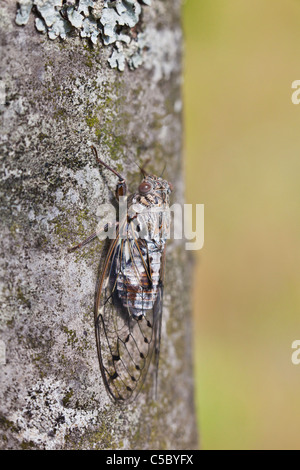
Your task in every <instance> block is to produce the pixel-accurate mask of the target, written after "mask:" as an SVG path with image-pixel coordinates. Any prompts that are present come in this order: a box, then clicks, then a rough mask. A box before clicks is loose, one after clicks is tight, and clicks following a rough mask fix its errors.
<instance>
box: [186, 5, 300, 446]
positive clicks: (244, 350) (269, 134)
mask: <svg viewBox="0 0 300 470" xmlns="http://www.w3.org/2000/svg"><path fill="white" fill-rule="evenodd" d="M183 10H184V31H185V58H184V61H185V64H184V66H185V82H184V101H185V110H184V113H185V158H186V180H187V202H189V203H203V204H205V245H204V248H203V249H202V250H201V251H199V252H197V253H196V255H197V267H196V272H195V284H194V305H195V308H194V315H195V337H194V342H195V373H196V383H197V386H196V399H197V409H198V422H199V428H200V433H201V447H202V448H203V449H300V432H299V429H300V365H299V366H295V365H293V364H292V362H291V354H292V349H291V344H292V342H293V340H295V339H299V338H300V249H299V239H300V223H299V207H300V105H298V106H295V105H293V104H292V101H291V95H292V92H293V90H292V89H291V84H292V82H293V81H294V80H297V79H300V2H299V1H298V0H251V1H250V0H249V1H241V0H186V1H185V2H184V7H183Z"/></svg>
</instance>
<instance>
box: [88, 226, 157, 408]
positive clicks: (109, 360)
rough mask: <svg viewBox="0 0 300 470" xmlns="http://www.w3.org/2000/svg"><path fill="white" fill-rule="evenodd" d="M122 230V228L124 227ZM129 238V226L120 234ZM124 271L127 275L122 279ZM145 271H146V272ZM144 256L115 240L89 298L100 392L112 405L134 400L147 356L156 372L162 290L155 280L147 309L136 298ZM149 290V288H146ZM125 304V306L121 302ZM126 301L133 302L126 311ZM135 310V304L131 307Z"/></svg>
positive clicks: (134, 244) (132, 244)
mask: <svg viewBox="0 0 300 470" xmlns="http://www.w3.org/2000/svg"><path fill="white" fill-rule="evenodd" d="M126 225H127V224H126ZM126 230H127V233H130V226H128V227H127V228H126ZM128 266H129V267H130V273H131V275H130V276H129V277H128V276H126V272H125V271H126V269H127V270H128ZM150 267H151V266H150ZM147 271H148V270H147V256H146V254H143V253H142V251H141V248H140V246H139V244H138V241H136V240H134V239H133V237H132V236H128V237H126V238H121V237H120V236H119V231H118V233H117V238H116V239H115V240H113V241H112V242H111V244H110V246H109V249H108V252H107V256H106V258H105V262H104V266H103V269H102V272H101V276H100V277H99V282H98V285H97V290H96V298H95V328H96V340H97V349H98V356H99V363H100V369H101V374H102V378H103V381H104V384H105V387H106V389H107V391H108V393H109V395H110V396H111V398H112V399H113V400H114V401H118V402H130V401H133V400H134V399H135V398H136V396H137V395H138V393H139V391H140V389H141V387H142V385H143V383H144V381H145V378H146V375H147V372H148V369H149V365H150V363H151V359H152V357H153V352H154V354H155V367H156V368H157V367H158V356H159V348H160V329H161V316H162V294H163V285H162V282H161V280H159V282H158V285H157V287H156V292H155V300H154V301H153V305H152V307H151V308H149V295H150V294H149V290H150V291H151V289H150V288H148V291H147V292H148V294H145V295H141V289H142V293H143V292H144V290H143V289H144V287H141V285H142V284H143V282H144V283H145V278H147V277H148V275H149V273H148V274H147ZM149 286H150V282H149ZM125 296H126V299H128V301H126V299H125ZM132 296H133V297H134V296H136V297H135V298H137V299H138V300H136V301H135V302H137V304H138V310H139V314H137V313H136V310H137V309H132V308H131V305H132V304H131V301H132ZM134 305H135V304H134Z"/></svg>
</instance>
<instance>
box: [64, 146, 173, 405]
mask: <svg viewBox="0 0 300 470" xmlns="http://www.w3.org/2000/svg"><path fill="white" fill-rule="evenodd" d="M92 149H93V151H94V153H95V156H96V159H97V161H98V163H99V164H100V165H102V166H104V167H105V168H106V169H107V170H109V171H110V172H112V173H113V174H114V175H115V176H116V177H117V178H118V181H117V185H116V198H117V199H120V198H121V196H122V197H126V200H127V211H126V215H125V216H123V217H120V216H119V220H117V221H116V227H115V228H116V230H115V237H114V238H113V239H112V240H110V241H109V246H108V249H107V253H106V256H105V257H104V262H103V263H102V264H101V269H100V271H99V272H100V274H99V276H98V279H97V285H96V293H95V305H94V321H95V332H96V343H97V351H98V358H99V364H100V370H101V374H102V379H103V382H104V385H105V387H106V390H107V392H108V394H109V396H110V397H111V398H112V399H113V401H115V402H122V403H123V402H131V401H133V400H134V399H135V398H136V397H137V395H138V393H139V392H140V390H141V388H142V386H143V384H144V382H145V379H146V376H147V372H148V369H149V366H150V364H151V363H152V364H153V366H154V388H156V383H157V371H158V362H159V352H160V341H161V321H162V306H163V290H164V271H165V253H166V241H167V238H168V235H169V228H170V210H169V196H170V193H171V191H172V185H171V183H169V182H168V181H166V180H164V179H163V178H162V177H158V176H154V175H149V174H147V173H146V171H145V170H144V169H141V172H142V181H141V183H140V185H139V187H138V189H137V191H135V192H134V193H133V194H131V195H130V196H128V197H127V185H126V181H125V179H124V178H123V177H122V176H121V175H120V174H119V173H118V172H117V171H116V170H114V169H113V168H111V167H110V166H108V165H107V164H106V163H104V162H103V161H102V160H100V158H99V157H98V154H97V150H96V148H95V147H92ZM107 228H108V224H106V226H105V227H103V230H107ZM97 233H98V232H95V233H93V234H92V235H90V236H89V237H88V238H87V239H86V240H84V241H83V242H81V243H79V244H78V245H76V246H74V247H72V248H70V249H69V251H74V250H76V249H77V248H81V247H83V246H84V245H86V244H87V243H89V242H90V241H91V240H93V239H94V238H96V236H97Z"/></svg>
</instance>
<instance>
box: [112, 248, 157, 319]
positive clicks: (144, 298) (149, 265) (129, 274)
mask: <svg viewBox="0 0 300 470" xmlns="http://www.w3.org/2000/svg"><path fill="white" fill-rule="evenodd" d="M161 256H162V249H161V248H158V247H157V245H156V243H153V242H149V241H148V242H144V243H140V240H138V241H134V240H130V239H127V240H125V241H124V242H123V249H122V256H121V257H120V266H117V267H116V269H118V270H119V274H118V278H117V286H116V289H117V293H118V297H119V299H120V300H121V302H122V305H123V306H124V307H126V308H128V309H129V310H130V312H131V314H132V315H133V316H135V317H136V316H140V315H145V313H146V312H145V311H146V310H149V309H152V308H153V306H154V303H155V300H156V298H157V293H158V285H159V279H160V269H161Z"/></svg>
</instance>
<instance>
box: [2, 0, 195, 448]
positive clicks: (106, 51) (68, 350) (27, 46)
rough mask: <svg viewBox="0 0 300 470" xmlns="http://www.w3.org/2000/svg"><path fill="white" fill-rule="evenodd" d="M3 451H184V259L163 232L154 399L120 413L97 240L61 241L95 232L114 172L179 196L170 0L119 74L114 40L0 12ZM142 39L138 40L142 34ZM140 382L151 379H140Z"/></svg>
mask: <svg viewBox="0 0 300 470" xmlns="http://www.w3.org/2000/svg"><path fill="white" fill-rule="evenodd" d="M1 10H2V11H1V33H0V34H1V55H2V57H1V68H2V70H1V77H0V78H1V87H2V88H1V96H0V98H1V100H2V101H1V103H0V109H1V119H2V123H1V127H2V130H1V170H0V171H1V190H0V199H1V203H0V204H1V247H0V259H1V284H0V289H1V290H0V296H1V330H0V350H1V351H2V355H0V359H1V361H0V362H1V364H0V375H1V390H0V394H1V400H0V409H1V414H0V423H1V447H2V448H3V449H11V448H13V449H28V448H33V449H186V448H189V449H194V448H197V432H196V425H195V411H194V405H193V378H192V360H191V347H192V346H191V318H190V290H189V287H190V285H191V266H190V261H189V259H188V256H187V252H186V251H185V250H184V244H183V242H182V241H180V240H179V241H178V240H177V241H174V240H170V241H169V242H168V248H167V269H166V279H165V296H164V311H163V326H162V344H161V356H160V368H159V382H158V400H157V401H154V400H153V399H152V398H151V395H150V392H149V391H148V388H147V387H145V390H144V391H143V392H142V393H141V394H140V395H139V397H138V398H137V400H136V401H135V402H134V403H133V404H131V405H129V406H127V407H123V408H119V407H118V406H116V405H115V404H113V403H112V402H111V401H110V399H109V398H108V396H107V393H106V391H105V388H104V386H103V384H102V380H101V376H100V371H99V365H98V359H97V352H96V343H95V335H94V324H93V300H94V291H95V285H96V278H97V272H98V263H99V256H100V253H101V247H102V244H101V243H100V242H99V241H98V240H96V241H94V242H93V243H92V244H90V245H88V246H87V247H85V248H84V249H83V250H81V251H80V252H76V253H74V254H67V248H68V247H69V246H70V245H72V244H74V243H75V242H77V241H80V240H82V239H83V238H85V237H86V236H88V235H89V234H90V233H92V232H93V231H94V230H95V227H96V225H97V223H98V222H99V220H98V219H97V207H98V205H99V204H101V203H103V202H108V201H110V199H111V193H112V191H114V189H115V184H116V178H115V177H114V176H113V175H110V174H109V173H108V172H107V171H105V170H100V169H99V167H98V166H97V163H96V162H95V159H94V157H93V154H92V152H91V150H90V144H91V143H93V144H94V145H95V146H96V147H97V148H98V152H99V154H100V155H101V157H102V158H103V159H104V160H105V161H106V162H110V163H111V165H112V166H113V167H115V168H116V169H118V170H119V171H121V172H122V173H123V174H124V175H125V176H126V178H127V181H128V182H129V187H130V188H131V189H134V188H136V185H137V184H138V182H139V179H140V173H139V170H138V167H137V166H136V165H135V163H134V162H137V163H138V164H140V165H141V164H143V162H145V161H146V159H147V158H150V162H149V165H148V169H149V170H150V171H152V172H153V173H154V174H160V173H161V172H162V171H163V169H164V166H165V164H166V170H165V174H164V175H165V176H166V178H167V179H168V180H169V181H171V182H172V183H173V185H174V187H175V190H174V193H173V195H172V202H180V203H182V202H183V200H184V199H183V198H184V186H183V164H182V148H181V147H182V137H181V135H182V123H181V29H180V1H179V0H165V1H162V0H153V1H152V6H151V7H150V6H149V7H145V8H144V12H143V17H142V25H141V27H142V28H143V30H144V32H145V34H147V33H149V35H151V41H152V47H151V48H150V49H149V48H145V51H143V52H142V53H143V54H145V57H144V58H143V59H144V63H143V64H142V65H141V66H140V67H139V68H137V69H136V70H130V69H129V68H128V66H127V65H126V66H125V70H124V71H123V72H120V71H119V70H117V69H112V68H111V67H110V66H109V64H108V62H107V60H108V59H109V57H111V53H112V49H111V47H112V46H103V45H102V44H101V42H100V41H98V42H97V44H95V45H92V44H91V43H90V42H89V40H88V39H83V38H81V37H80V36H79V35H78V34H76V31H75V32H74V33H73V34H70V35H68V36H67V38H66V39H65V40H64V41H63V40H61V39H60V38H58V39H56V40H51V39H49V37H48V36H47V35H45V34H44V35H43V34H41V33H39V32H38V31H37V30H36V29H35V25H34V15H33V14H31V15H30V18H29V20H28V23H27V24H26V25H24V26H18V25H16V23H15V16H16V3H15V2H13V1H5V2H2V6H1ZM149 37H150V36H149ZM148 380H151V377H150V376H149V377H148Z"/></svg>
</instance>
